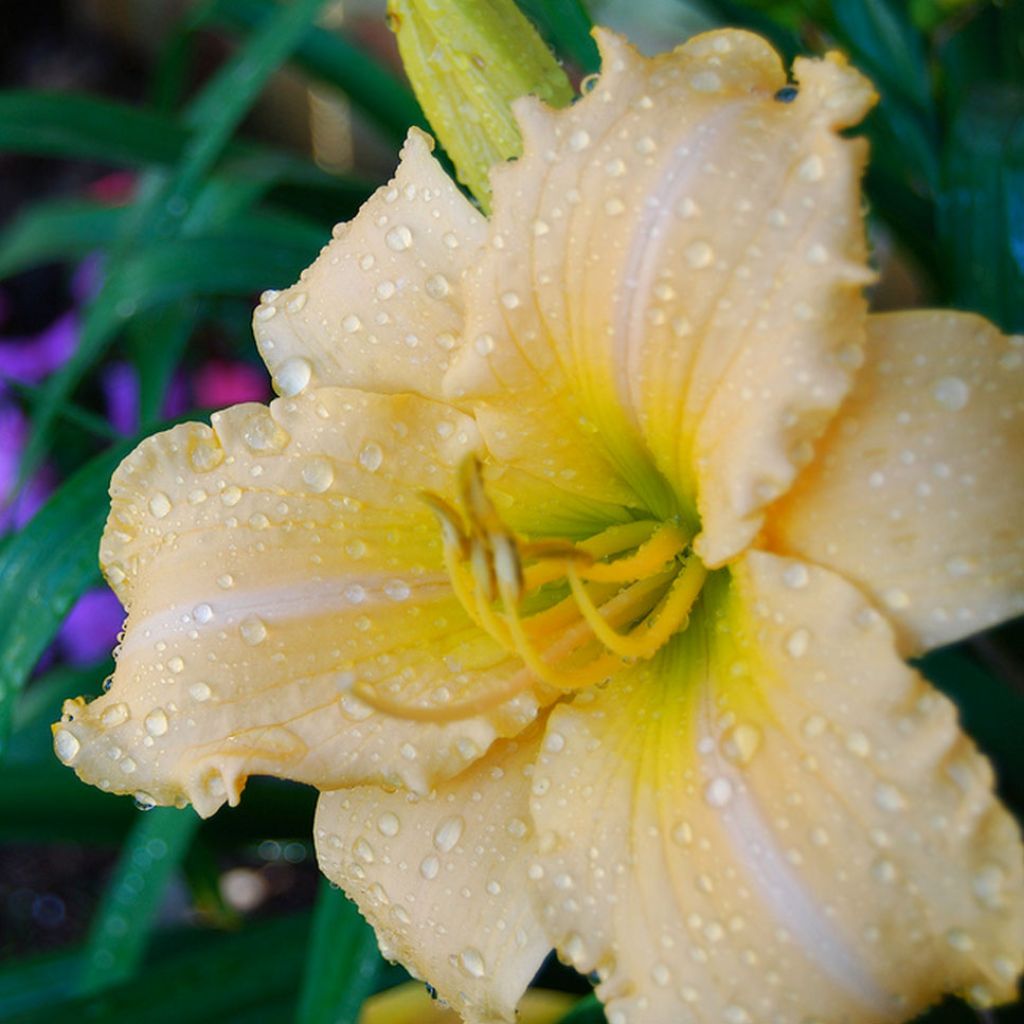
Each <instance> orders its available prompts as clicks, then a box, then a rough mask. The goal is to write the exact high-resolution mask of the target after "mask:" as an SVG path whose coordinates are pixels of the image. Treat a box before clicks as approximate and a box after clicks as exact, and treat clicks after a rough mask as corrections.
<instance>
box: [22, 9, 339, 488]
mask: <svg viewBox="0 0 1024 1024" xmlns="http://www.w3.org/2000/svg"><path fill="white" fill-rule="evenodd" d="M323 2H324V0H295V2H294V3H291V4H288V5H286V6H283V7H280V8H275V13H274V15H273V17H270V18H268V19H267V20H266V22H265V23H264V24H263V25H262V26H261V27H260V29H259V30H258V31H257V32H255V33H254V34H253V35H252V36H251V37H250V38H249V39H248V40H247V41H246V43H245V45H244V46H243V47H242V48H241V49H240V50H239V51H238V53H237V54H236V55H235V56H234V57H233V58H232V59H231V60H230V61H229V62H228V64H227V65H226V66H225V67H224V68H223V69H222V70H221V71H220V72H219V73H218V74H217V75H216V76H215V77H214V79H213V81H212V82H211V83H210V84H209V85H208V86H207V87H206V88H205V89H204V90H203V91H202V93H200V95H199V96H198V97H197V98H196V100H195V101H194V102H193V103H192V105H191V106H190V108H189V110H188V111H187V112H186V115H185V122H186V125H187V126H188V127H190V128H192V129H193V130H194V133H193V134H192V135H191V137H190V138H189V141H188V143H187V144H186V146H185V149H184V151H183V153H182V156H181V158H180V160H179V161H178V163H177V165H176V167H175V169H174V171H173V172H172V173H170V174H169V175H168V176H167V178H166V179H165V180H163V181H162V182H160V181H150V182H149V183H148V184H149V186H150V187H148V189H147V190H146V196H145V198H144V199H142V200H141V201H140V202H139V203H138V204H137V205H136V207H135V208H134V210H133V217H132V220H133V223H132V225H131V227H130V229H129V230H128V232H127V233H126V235H125V236H124V238H123V239H122V241H121V243H120V245H118V246H117V247H116V249H115V251H114V253H113V254H112V257H111V260H110V265H109V267H108V269H107V277H106V283H105V285H104V287H103V289H102V290H101V292H100V294H99V295H98V296H97V297H96V300H95V301H94V302H93V303H92V305H91V306H90V307H89V309H88V311H87V313H86V316H85V318H84V321H83V324H82V331H81V337H80V339H79V344H78V348H77V349H76V350H75V352H74V354H73V355H72V357H71V359H70V360H69V361H68V362H67V363H66V364H65V365H64V366H63V367H62V368H61V370H60V371H59V372H58V373H56V374H54V376H53V377H51V378H50V380H49V381H48V383H47V387H46V398H45V400H44V401H43V402H41V403H40V404H39V406H38V407H37V409H36V415H35V420H34V423H33V433H32V436H31V437H30V439H29V443H28V445H27V446H26V449H25V453H24V455H23V458H22V474H21V475H22V479H26V478H27V477H28V475H29V474H30V473H31V472H33V471H34V470H35V469H36V468H37V467H38V466H39V464H40V463H41V461H42V459H43V457H44V455H45V453H46V449H47V445H48V443H49V438H50V435H51V432H52V428H53V424H54V421H55V419H56V417H57V413H58V410H59V408H60V405H61V403H62V402H63V401H64V400H65V399H66V398H68V397H69V396H70V395H71V393H72V392H73V391H74V389H75V387H76V386H77V384H78V383H79V381H80V380H81V379H82V377H83V376H84V375H85V373H86V372H87V371H88V369H89V368H90V367H91V366H92V365H93V364H94V363H95V362H96V360H97V359H98V358H99V357H100V356H101V355H102V354H103V352H104V351H105V349H106V347H107V346H108V345H109V343H110V342H111V341H112V339H113V338H114V336H115V334H116V333H117V331H118V329H119V328H120V327H121V325H122V324H123V322H124V321H125V320H126V319H127V318H128V317H130V316H131V315H132V314H133V313H134V312H135V311H136V308H137V305H135V304H133V301H132V300H131V299H130V298H126V297H125V295H124V292H123V289H122V288H120V287H119V285H118V277H119V275H120V274H121V273H122V272H123V271H124V270H125V269H126V268H129V267H131V266H133V265H134V264H135V262H136V261H137V259H138V257H139V253H140V250H141V249H143V248H144V247H145V246H146V245H147V244H149V243H151V242H153V241H155V240H158V239H161V238H162V239H169V238H173V237H175V236H176V235H177V234H179V232H180V231H181V229H182V225H183V221H184V215H185V213H187V211H188V209H189V207H190V205H191V203H192V202H193V201H194V200H195V198H196V196H197V194H198V192H199V189H200V188H201V186H202V183H203V179H204V175H206V174H207V172H208V171H209V170H210V169H211V168H212V167H213V165H214V164H215V163H216V161H217V159H218V158H219V157H220V155H221V153H222V152H223V151H224V149H225V147H226V145H227V143H228V140H229V139H230V137H231V134H232V132H233V131H234V130H235V128H236V127H237V126H238V124H239V122H240V121H241V119H242V118H243V117H244V115H245V113H246V111H247V110H248V109H249V107H250V106H251V105H252V103H253V102H254V101H255V99H256V97H257V96H258V95H259V93H260V92H261V90H262V89H263V86H264V84H265V83H266V81H267V79H268V78H269V76H270V75H271V74H272V73H273V72H274V71H275V70H276V69H277V68H278V67H280V65H281V63H282V62H283V61H284V60H286V59H287V57H288V55H289V54H290V53H291V51H292V50H293V49H294V48H295V46H297V45H298V43H299V41H300V40H301V39H302V37H303V35H304V34H305V32H306V30H307V29H308V28H309V26H310V25H311V24H312V22H313V20H314V19H315V17H316V15H317V12H318V11H319V9H320V7H321V5H322V4H323ZM190 226H191V229H192V230H197V229H198V227H199V225H196V224H195V223H194V218H193V219H192V223H191V225H190Z"/></svg>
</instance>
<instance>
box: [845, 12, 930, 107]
mask: <svg viewBox="0 0 1024 1024" xmlns="http://www.w3.org/2000/svg"><path fill="white" fill-rule="evenodd" d="M830 10H831V12H832V15H833V17H834V18H835V23H836V29H837V31H838V33H839V35H840V38H841V39H842V41H843V42H844V43H845V44H846V45H847V46H848V47H849V48H850V50H851V51H852V53H851V57H852V58H853V60H854V63H855V64H857V65H858V67H860V68H861V70H863V71H865V72H866V73H868V74H869V75H870V76H871V77H872V78H873V79H874V81H875V83H876V84H877V85H879V86H883V87H884V89H885V91H886V92H888V93H890V94H891V95H892V96H893V97H894V98H900V99H903V100H904V101H909V102H910V103H912V104H913V105H914V106H916V107H917V108H918V109H919V110H920V111H922V112H925V113H928V112H930V111H931V109H932V85H931V74H930V72H929V69H928V55H927V52H926V49H925V44H924V37H923V36H922V35H921V33H920V32H919V31H918V30H917V29H916V28H915V27H914V24H913V22H912V21H911V20H910V17H909V12H908V11H907V8H906V6H905V5H903V4H897V3H894V2H892V0H844V2H843V3H837V4H833V5H831V7H830Z"/></svg>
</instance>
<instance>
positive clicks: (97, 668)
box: [10, 658, 114, 758]
mask: <svg viewBox="0 0 1024 1024" xmlns="http://www.w3.org/2000/svg"><path fill="white" fill-rule="evenodd" d="M113 671H114V663H113V662H112V660H111V659H110V658H103V659H102V660H100V662H96V663H95V664H94V665H87V666H76V665H61V666H58V667H57V668H56V669H51V670H50V671H49V672H47V673H46V675H45V676H41V677H40V678H39V679H35V680H33V682H32V685H31V686H29V687H28V688H27V689H25V690H24V691H23V693H22V695H20V698H19V699H18V701H17V705H16V706H15V708H14V720H13V723H12V726H11V727H12V729H13V732H14V734H15V737H19V735H20V733H23V732H25V731H29V732H32V733H34V734H35V733H38V731H39V728H40V726H42V727H43V728H44V729H45V730H46V733H45V735H47V736H48V734H49V723H50V722H52V721H53V720H54V719H55V718H57V717H58V716H59V714H60V705H61V702H62V699H63V697H66V696H68V694H69V693H81V692H83V691H84V690H87V689H91V688H92V687H94V686H95V685H96V684H97V683H98V681H99V680H100V679H103V678H105V677H106V676H108V675H110V674H111V673H112V672H113ZM35 738H36V737H35V735H34V736H33V739H34V740H35ZM34 745H35V743H34ZM48 755H49V750H48V744H47V756H48ZM10 756H11V757H12V758H15V757H16V756H17V750H16V746H15V742H14V741H12V743H11V752H10Z"/></svg>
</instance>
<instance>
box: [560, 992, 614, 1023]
mask: <svg viewBox="0 0 1024 1024" xmlns="http://www.w3.org/2000/svg"><path fill="white" fill-rule="evenodd" d="M558 1024H605V1017H604V1008H603V1007H602V1006H601V1001H600V1000H599V999H598V998H597V996H596V995H593V994H591V995H589V996H584V997H583V998H582V999H581V1000H580V1001H579V1002H578V1003H577V1004H576V1005H575V1006H574V1007H573V1008H572V1009H571V1010H570V1011H569V1012H568V1013H567V1014H566V1015H565V1016H564V1017H563V1018H562V1019H561V1020H560V1021H559V1022H558Z"/></svg>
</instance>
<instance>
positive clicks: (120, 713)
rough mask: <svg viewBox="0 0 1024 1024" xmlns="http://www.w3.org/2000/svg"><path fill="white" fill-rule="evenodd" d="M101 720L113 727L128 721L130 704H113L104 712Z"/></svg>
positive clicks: (107, 725)
mask: <svg viewBox="0 0 1024 1024" xmlns="http://www.w3.org/2000/svg"><path fill="white" fill-rule="evenodd" d="M100 721H101V722H102V723H103V724H104V725H105V726H106V727H107V728H108V729H112V728H114V727H115V726H117V725H121V724H122V723H124V722H127V721H128V705H127V704H111V705H110V707H109V708H106V709H105V710H104V712H103V714H102V715H101V716H100Z"/></svg>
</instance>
